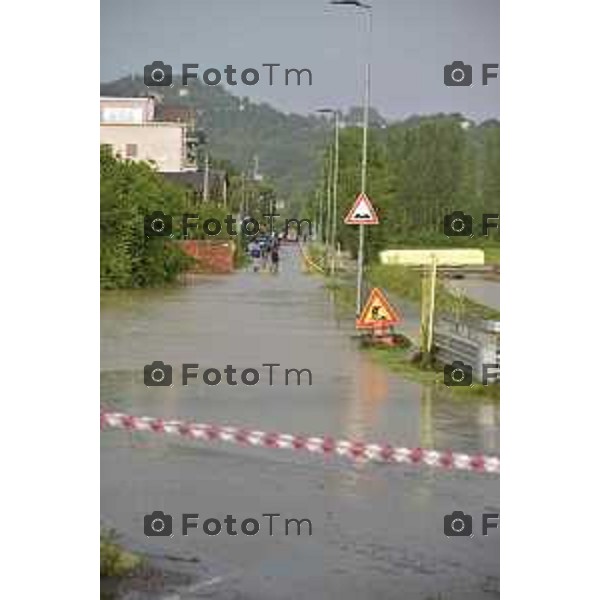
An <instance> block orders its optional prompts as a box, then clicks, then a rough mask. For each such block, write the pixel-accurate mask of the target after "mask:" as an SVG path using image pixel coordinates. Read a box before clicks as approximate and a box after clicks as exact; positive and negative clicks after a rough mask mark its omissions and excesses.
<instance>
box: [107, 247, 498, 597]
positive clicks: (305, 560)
mask: <svg viewBox="0 0 600 600" xmlns="http://www.w3.org/2000/svg"><path fill="white" fill-rule="evenodd" d="M348 317H350V318H347V319H345V318H344V319H340V317H339V311H337V310H336V309H335V306H334V304H333V302H332V298H331V296H330V294H329V293H328V292H327V291H326V290H325V289H324V288H323V283H322V280H321V279H320V278H318V277H315V276H308V275H305V274H303V273H302V272H301V268H300V259H299V256H298V252H297V249H296V248H294V247H288V248H285V249H284V250H283V252H282V256H281V272H280V273H279V274H278V275H266V274H265V275H263V274H254V273H251V272H244V271H241V272H238V273H236V274H234V275H231V276H196V277H194V278H191V279H189V280H188V281H187V284H186V285H185V286H183V287H181V288H175V289H169V290H152V291H139V292H137V291H136V292H126V293H123V292H111V293H105V294H103V297H102V323H101V328H102V360H101V401H102V404H103V406H104V407H108V408H111V409H114V410H121V411H123V412H128V413H132V414H136V415H150V416H157V417H159V416H160V417H171V418H177V419H190V420H193V421H201V422H212V423H216V424H230V425H240V426H249V427H252V428H256V429H261V430H267V431H282V432H289V433H303V434H311V435H322V434H326V435H331V436H335V437H343V438H358V439H363V440H367V441H382V442H392V443H394V444H397V445H402V446H421V447H433V448H439V449H452V450H456V451H464V452H469V453H471V452H478V451H483V452H485V453H490V454H497V453H498V452H499V447H498V445H499V411H498V407H497V405H494V404H487V403H485V402H471V401H464V400H462V401H457V400H453V399H450V398H448V396H447V394H445V393H444V390H439V389H437V388H436V389H432V388H428V387H426V386H422V385H420V384H416V383H411V382H407V381H405V380H404V379H402V378H401V377H400V376H398V375H395V374H392V373H390V372H388V371H386V370H385V369H384V368H383V367H382V366H380V365H378V364H376V363H374V362H372V360H371V359H369V358H368V357H367V356H366V355H365V354H364V353H362V352H360V351H359V350H358V348H357V345H356V341H355V340H353V339H352V335H353V334H354V330H353V320H352V318H351V317H352V316H351V315H348ZM156 360H161V361H163V362H165V363H170V364H172V365H174V385H173V386H172V387H146V386H145V385H144V377H143V366H144V365H145V364H149V363H152V362H153V361H156ZM182 363H198V364H199V365H200V373H202V371H203V370H205V369H209V368H217V369H220V370H223V369H224V368H225V367H226V366H227V365H228V364H230V365H232V366H233V367H234V368H237V369H238V371H237V373H236V376H235V377H236V379H237V380H238V382H239V383H238V385H237V386H230V385H227V384H226V383H225V376H224V377H223V381H222V382H221V384H219V385H218V386H208V385H206V384H205V383H204V382H203V381H202V379H198V380H191V381H190V383H189V385H188V386H185V387H184V386H182V385H181V364H182ZM263 363H280V364H281V367H280V368H278V369H277V370H276V368H275V367H274V371H273V373H274V375H273V385H269V369H268V368H267V367H261V365H262V364H263ZM246 368H256V369H257V370H258V371H259V373H260V381H259V382H258V383H257V384H256V385H254V386H248V385H244V384H242V383H241V381H240V373H241V370H242V369H246ZM285 368H294V369H310V371H311V373H312V385H311V386H309V385H308V382H307V376H306V375H304V376H303V379H302V381H301V385H300V386H298V385H297V384H296V378H295V376H294V377H292V378H291V379H290V380H289V381H288V385H287V386H286V385H285V376H284V374H283V369H285ZM101 444H102V448H101V517H102V523H103V526H105V527H111V528H115V529H116V530H117V531H118V532H119V534H120V536H121V541H122V542H123V544H124V545H125V546H126V547H127V548H129V549H132V550H135V551H139V552H141V553H143V554H144V555H145V556H147V557H148V558H149V560H150V562H151V563H152V564H153V565H154V566H156V565H158V567H159V568H160V569H164V572H165V573H172V574H173V575H174V576H172V577H165V578H164V581H165V583H164V584H163V585H159V586H146V587H144V586H142V587H141V588H139V587H137V588H136V587H135V586H134V587H131V586H130V587H129V588H128V587H127V586H125V587H124V588H122V589H123V590H124V591H123V592H121V593H118V594H117V597H121V598H127V599H129V600H132V599H133V598H169V599H175V598H181V599H185V598H207V597H210V598H223V599H225V598H248V599H263V600H270V599H275V598H293V599H298V600H299V599H315V598H346V599H363V598H364V599H367V598H369V599H370V598H382V599H387V598H390V599H392V598H393V599H395V600H397V599H398V598H405V599H419V600H425V599H440V600H441V599H457V600H458V599H460V600H469V599H480V598H481V599H485V598H495V597H498V596H499V532H498V531H497V530H491V531H490V534H489V535H488V536H487V537H484V536H483V535H482V532H481V519H482V516H481V515H482V513H484V512H492V513H495V512H499V478H498V477H496V476H491V475H480V474H471V473H461V472H442V471H439V470H433V469H426V468H416V467H406V466H397V465H376V464H363V465H354V466H353V465H350V464H348V463H347V462H344V461H342V460H338V459H331V458H323V457H319V456H314V455H307V454H304V453H300V452H293V451H288V450H268V449H260V448H251V447H242V446H235V445H224V444H220V445H206V444H203V443H193V442H186V441H183V440H178V439H175V438H163V437H160V436H157V435H151V434H143V433H135V434H132V433H126V432H123V431H105V432H104V433H102V435H101ZM156 510H161V511H164V512H165V513H167V514H171V515H173V523H174V535H173V537H146V536H145V535H144V527H143V523H144V515H145V514H147V513H151V512H153V511H156ZM454 510H461V511H463V512H465V513H470V514H472V515H473V530H474V535H473V537H460V538H458V537H454V538H447V537H446V536H445V535H444V529H443V521H444V515H446V514H448V513H450V512H452V511H454ZM182 513H198V514H199V515H200V519H199V521H200V529H197V530H191V531H190V532H189V535H188V536H182V535H181V514H182ZM264 513H279V514H281V515H282V517H281V518H280V519H278V520H277V519H274V521H273V522H274V526H273V535H269V526H268V519H267V518H264V517H261V515H263V514H264ZM228 514H231V515H232V516H233V517H234V518H236V519H237V524H236V526H235V527H236V529H237V531H238V535H237V536H233V535H227V533H226V531H225V526H223V530H222V531H221V533H220V534H219V535H216V536H207V535H206V534H204V532H203V531H202V529H201V526H202V522H203V521H204V520H205V519H212V518H215V519H219V520H221V521H224V519H225V518H226V516H227V515H228ZM247 518H256V519H257V520H258V521H259V524H260V530H259V532H258V533H257V534H256V535H254V536H246V535H244V534H242V533H241V531H240V523H241V521H242V520H243V519H247ZM285 518H296V519H303V518H307V519H310V520H311V522H312V536H308V534H307V533H306V529H304V530H303V533H302V534H301V535H300V536H299V537H298V536H297V535H296V534H295V528H293V529H292V532H291V534H290V535H287V536H286V535H285V532H284V529H285V528H284V525H283V519H285Z"/></svg>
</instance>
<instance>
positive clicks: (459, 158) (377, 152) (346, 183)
mask: <svg viewBox="0 0 600 600" xmlns="http://www.w3.org/2000/svg"><path fill="white" fill-rule="evenodd" d="M369 143H370V146H369V156H368V177H367V194H368V195H369V196H370V197H371V199H372V200H373V202H374V204H375V205H376V207H377V210H378V212H379V217H380V221H381V224H380V225H379V226H376V227H367V228H366V239H367V246H366V248H367V257H369V256H370V257H373V256H374V255H375V253H376V252H378V251H379V250H381V249H384V248H402V247H415V246H425V245H427V246H434V247H439V246H454V247H456V246H457V245H463V246H465V245H468V246H489V247H497V246H498V243H499V236H498V233H497V231H496V230H493V229H492V230H491V231H490V235H489V236H488V237H482V235H481V216H482V214H484V213H498V212H499V206H500V164H499V163H500V129H499V125H498V124H497V123H496V122H488V123H484V124H482V125H479V126H475V125H474V124H472V123H470V122H467V121H465V119H464V118H462V117H460V116H454V115H452V116H438V117H431V118H423V119H413V120H410V121H407V122H404V123H398V124H395V125H392V126H389V127H387V128H384V129H379V130H374V131H372V132H370V138H369ZM361 144H362V132H361V130H360V129H358V128H355V127H352V128H346V129H344V130H342V131H341V134H340V175H339V188H338V204H339V207H338V219H337V232H338V241H340V242H341V244H342V246H343V247H344V248H349V249H351V250H352V251H353V252H354V253H355V251H356V247H357V239H358V235H357V229H358V228H357V227H349V226H346V225H344V224H343V218H344V216H345V213H346V212H347V211H348V209H349V208H350V206H351V204H352V202H353V200H354V198H355V197H356V194H357V192H358V191H359V190H360V160H361ZM326 170H327V160H326V159H325V160H324V161H323V167H322V171H323V173H326V172H327V171H326ZM322 180H323V182H325V181H326V175H325V174H324V175H323V177H322ZM324 185H325V184H324ZM322 193H323V194H325V189H323V192H322ZM312 208H313V211H312V212H313V214H314V213H316V202H315V201H312ZM456 210H459V211H462V212H464V213H466V214H470V215H472V217H473V234H474V235H473V237H451V238H449V237H447V236H446V235H445V233H444V228H443V225H444V216H445V215H446V214H449V213H451V212H453V211H456Z"/></svg>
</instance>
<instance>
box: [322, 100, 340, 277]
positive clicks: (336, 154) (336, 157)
mask: <svg viewBox="0 0 600 600" xmlns="http://www.w3.org/2000/svg"><path fill="white" fill-rule="evenodd" d="M316 112H318V113H325V114H330V115H333V123H334V143H333V183H332V185H331V188H332V201H331V203H332V205H333V206H332V209H331V236H330V238H329V239H330V243H331V246H332V248H333V252H332V254H331V263H330V267H329V269H330V272H331V275H335V261H336V254H337V247H336V238H337V190H338V179H339V169H340V119H339V112H338V111H337V110H335V109H333V108H319V109H317V111H316Z"/></svg>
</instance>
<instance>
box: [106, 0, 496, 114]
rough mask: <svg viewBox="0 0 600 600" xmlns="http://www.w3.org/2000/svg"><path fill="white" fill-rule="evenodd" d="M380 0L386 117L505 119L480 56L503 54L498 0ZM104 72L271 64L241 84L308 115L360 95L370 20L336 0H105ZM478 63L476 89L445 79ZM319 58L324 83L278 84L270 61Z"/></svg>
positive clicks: (376, 17)
mask: <svg viewBox="0 0 600 600" xmlns="http://www.w3.org/2000/svg"><path fill="white" fill-rule="evenodd" d="M368 2H369V3H370V4H372V5H373V9H374V10H373V37H372V43H371V52H370V54H371V59H372V92H371V95H372V104H373V106H375V107H376V108H377V109H378V110H379V111H380V112H381V113H382V114H383V115H384V116H385V117H387V118H390V119H397V118H404V117H407V116H409V115H412V114H429V113H435V112H462V113H463V114H465V115H466V116H468V117H471V118H474V119H476V120H478V121H479V120H483V119H487V118H491V117H496V118H498V117H499V111H500V89H499V80H491V81H490V82H489V85H488V86H486V87H484V86H482V85H481V64H482V63H499V62H500V61H499V58H500V2H499V0H368ZM100 6H101V77H102V80H103V81H107V80H110V79H115V78H117V77H122V76H124V75H129V74H131V73H132V72H135V73H139V74H141V73H142V72H143V68H144V65H145V64H148V63H151V62H152V61H154V60H162V61H164V62H165V63H168V64H172V65H173V72H174V73H177V72H180V71H181V63H183V62H191V63H199V65H200V68H199V71H200V73H202V71H203V70H205V69H208V68H213V67H214V68H218V69H221V70H222V69H224V68H225V66H226V65H228V64H231V65H233V67H234V68H236V69H237V70H238V71H237V74H236V77H237V79H238V81H239V77H240V73H241V71H242V70H243V69H245V68H248V67H252V68H256V69H258V70H259V72H260V82H259V83H258V84H257V85H255V86H246V85H243V84H241V82H240V83H238V85H237V86H235V87H231V86H227V88H228V89H229V90H230V91H232V92H233V93H235V94H238V95H247V96H249V97H250V98H252V99H254V100H259V101H266V102H269V103H270V104H272V105H273V106H275V107H277V108H279V109H281V110H284V111H286V112H298V113H302V114H306V113H308V112H310V111H312V110H313V109H314V108H316V107H319V106H324V105H327V106H335V105H337V106H340V107H344V108H345V107H348V106H350V105H359V104H360V103H361V95H362V83H361V82H362V76H363V57H364V55H365V50H366V36H365V31H366V27H365V24H366V19H365V18H364V17H361V14H360V13H359V12H357V10H356V9H355V8H353V7H349V6H331V5H329V3H328V0H168V1H167V0H101V3H100ZM454 60H462V61H464V62H465V63H470V64H472V65H473V86H472V87H470V88H469V87H446V86H445V85H444V82H443V68H444V65H445V64H447V63H450V62H452V61H454ZM268 62H271V63H281V65H282V67H281V69H283V68H309V69H311V71H312V74H313V81H312V83H313V85H312V86H310V87H309V86H308V85H307V84H303V85H302V86H300V87H298V86H296V84H295V83H294V84H293V85H289V86H285V84H284V77H283V75H281V77H280V80H279V81H277V80H275V81H274V85H272V86H269V79H268V70H267V69H266V68H264V67H262V66H261V65H262V64H263V63H268ZM223 80H224V77H223Z"/></svg>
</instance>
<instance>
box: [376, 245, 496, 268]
mask: <svg viewBox="0 0 600 600" xmlns="http://www.w3.org/2000/svg"><path fill="white" fill-rule="evenodd" d="M379 260H380V261H381V264H383V265H401V266H405V267H418V266H421V265H431V264H433V262H434V260H435V262H436V263H437V265H438V266H440V267H444V266H447V267H462V266H465V265H483V264H485V254H484V252H483V250H480V249H479V248H443V249H438V250H435V249H431V250H430V249H427V248H424V249H419V250H384V251H383V252H380V253H379Z"/></svg>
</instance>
